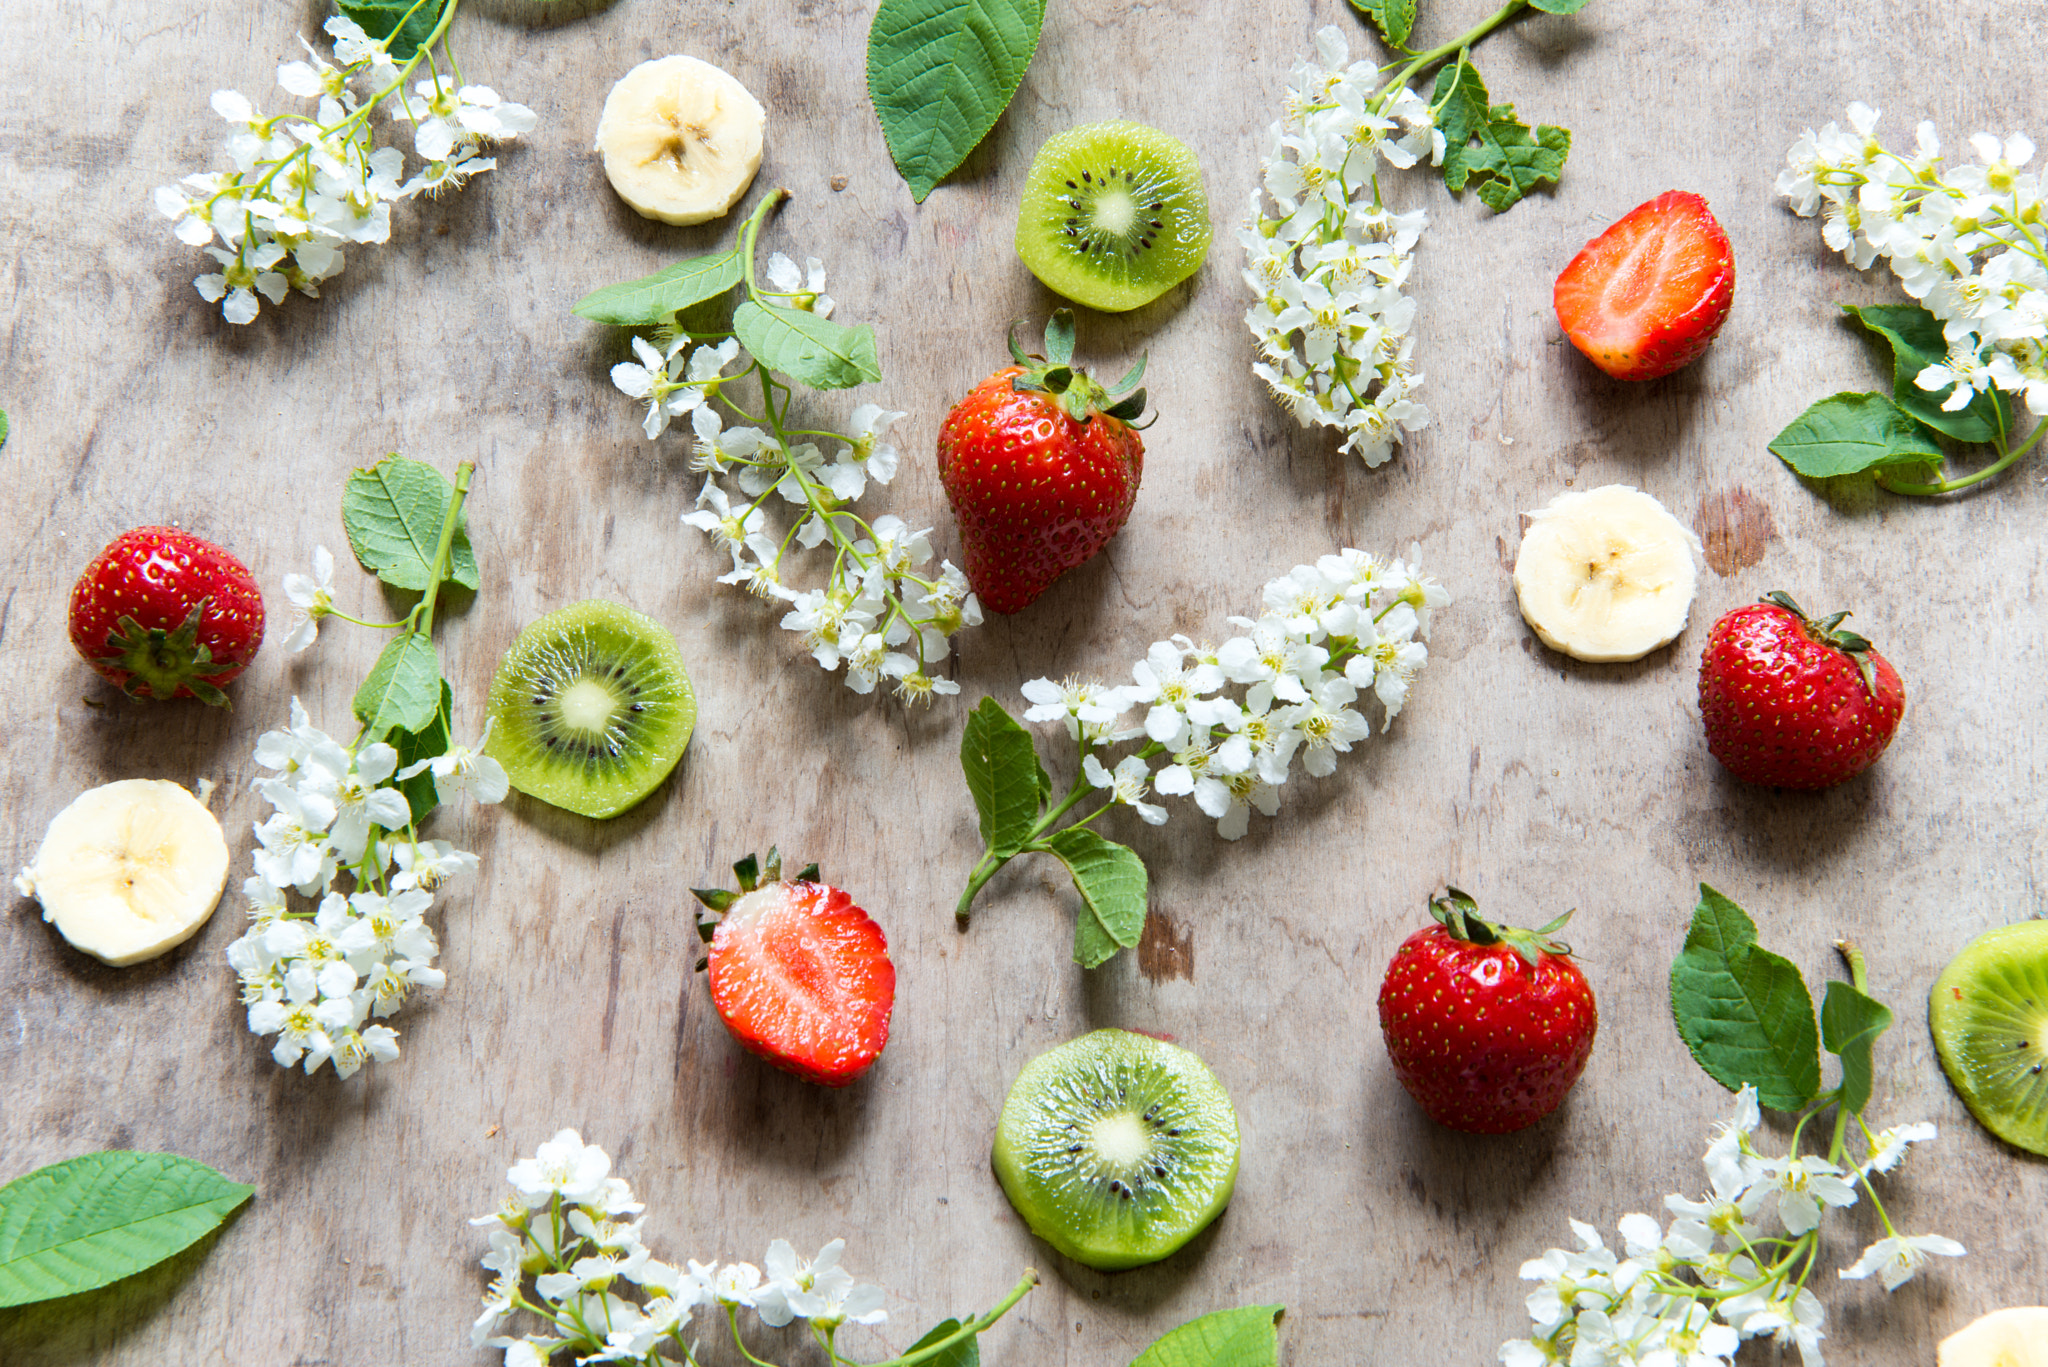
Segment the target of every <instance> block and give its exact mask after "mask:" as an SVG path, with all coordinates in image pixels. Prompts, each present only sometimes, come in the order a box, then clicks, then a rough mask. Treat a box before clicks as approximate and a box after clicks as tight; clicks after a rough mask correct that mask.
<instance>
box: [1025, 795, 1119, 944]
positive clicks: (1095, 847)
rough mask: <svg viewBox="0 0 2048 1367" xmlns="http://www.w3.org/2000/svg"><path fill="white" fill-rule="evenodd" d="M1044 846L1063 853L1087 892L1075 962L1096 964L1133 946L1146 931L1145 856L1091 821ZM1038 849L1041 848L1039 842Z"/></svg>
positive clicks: (1060, 833) (1070, 870)
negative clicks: (1106, 835)
mask: <svg viewBox="0 0 2048 1367" xmlns="http://www.w3.org/2000/svg"><path fill="white" fill-rule="evenodd" d="M1040 845H1041V846H1042V847H1043V848H1045V849H1046V850H1048V851H1050V852H1051V853H1053V854H1055V855H1057V856H1058V857H1059V861H1060V862H1061V863H1062V864H1065V865H1066V866H1067V872H1068V873H1071V874H1072V875H1073V876H1074V887H1075V889H1076V890H1077V891H1079V892H1080V894H1081V915H1080V919H1079V920H1078V921H1076V922H1075V925H1074V962H1075V963H1078V964H1080V965H1081V967H1083V968H1094V967H1096V966H1097V965H1100V964H1105V963H1108V962H1109V961H1110V960H1111V959H1113V958H1115V957H1116V952H1117V951H1118V950H1119V949H1129V948H1131V947H1132V946H1133V945H1135V944H1137V943H1138V938H1139V937H1140V936H1141V935H1143V934H1144V933H1145V893H1146V886H1147V879H1146V876H1145V861H1144V860H1142V859H1140V858H1138V856H1137V852H1136V851H1134V850H1130V849H1126V848H1125V847H1124V846H1122V845H1119V844H1117V843H1116V842H1115V841H1113V840H1104V839H1103V838H1102V837H1101V836H1099V835H1097V834H1096V833H1095V832H1093V831H1091V830H1089V829H1088V828H1087V827H1086V826H1069V827H1067V829H1065V830H1063V831H1054V832H1053V833H1052V834H1051V835H1049V836H1047V837H1046V838H1045V839H1044V840H1043V841H1041V842H1040ZM1033 848H1039V846H1034V847H1033Z"/></svg>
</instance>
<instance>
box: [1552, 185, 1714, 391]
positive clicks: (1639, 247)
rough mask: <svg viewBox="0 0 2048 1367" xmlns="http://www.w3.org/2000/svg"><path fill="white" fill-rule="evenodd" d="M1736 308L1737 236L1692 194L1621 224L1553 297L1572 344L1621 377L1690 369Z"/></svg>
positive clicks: (1599, 240) (1565, 275)
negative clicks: (1731, 241) (1734, 240)
mask: <svg viewBox="0 0 2048 1367" xmlns="http://www.w3.org/2000/svg"><path fill="white" fill-rule="evenodd" d="M1734 302H1735V253H1734V249H1733V248H1732V247H1730V246H1729V243H1728V234H1727V232H1726V231H1724V230H1723V229H1722V227H1721V224H1720V222H1719V220H1717V219H1716V218H1715V217H1714V215H1713V212H1712V211H1711V210H1709V209H1708V208H1707V201H1706V200H1704V199H1702V198H1701V197H1700V196H1698V195H1696V194H1692V193H1690V192H1689V191H1685V190H1667V191H1665V192H1664V193H1663V194H1661V195H1658V196H1657V197H1656V198H1655V199H1653V200H1650V201H1649V202H1648V203H1645V204H1640V205H1638V206H1636V207H1635V208H1634V209H1632V210H1630V211H1629V212H1628V213H1627V214H1624V215H1623V216H1622V217H1621V218H1619V219H1617V220H1615V222H1613V223H1612V224H1610V225H1609V226H1608V228H1607V231H1606V232H1603V233H1601V234H1600V235H1599V236H1598V237H1596V238H1594V239H1593V240H1592V241H1591V242H1588V243H1587V244H1586V245H1585V247H1584V248H1583V249H1582V250H1581V251H1580V252H1579V254H1578V255H1577V256H1575V257H1573V258H1572V259H1571V263H1570V264H1569V265H1567V266H1566V267H1565V268H1564V270H1563V272H1562V273H1560V274H1559V275H1558V277H1557V284H1556V286H1555V287H1554V288H1553V289H1552V291H1551V305H1552V307H1553V308H1555V309H1556V310H1557V321H1558V322H1559V324H1561V325H1562V326H1563V328H1564V331H1565V335H1566V336H1567V337H1569V338H1571V342H1572V345H1573V346H1575V347H1577V348H1578V349H1579V350H1580V351H1581V352H1583V353H1585V356H1586V359H1588V360H1590V361H1591V362H1592V363H1593V364H1594V365H1596V366H1598V367H1600V369H1602V370H1603V371H1605V372H1607V374H1609V375H1611V376H1613V377H1614V378H1615V379H1617V380H1654V379H1657V378H1659V377H1660V376H1664V375H1669V374H1670V373H1671V372H1672V371H1674V370H1677V369H1678V368H1680V367H1681V366H1684V365H1688V364H1690V363H1691V362H1692V361H1694V360H1696V359H1697V358H1698V357H1699V355H1700V353H1701V352H1703V351H1705V350H1706V349H1707V344H1708V343H1709V342H1712V341H1713V340H1714V335H1715V334H1716V333H1718V332H1719V331H1720V330H1721V324H1722V323H1724V322H1726V321H1727V319H1728V309H1729V307H1730V306H1731V305H1732V304H1733V303H1734ZM1624 309H1626V311H1624Z"/></svg>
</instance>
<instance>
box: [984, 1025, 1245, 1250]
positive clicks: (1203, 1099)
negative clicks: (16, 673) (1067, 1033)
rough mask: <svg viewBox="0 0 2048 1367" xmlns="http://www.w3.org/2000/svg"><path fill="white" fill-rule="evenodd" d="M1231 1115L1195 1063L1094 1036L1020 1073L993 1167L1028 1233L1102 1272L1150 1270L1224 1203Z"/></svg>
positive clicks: (1118, 1034) (1231, 1169)
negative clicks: (1142, 1267)
mask: <svg viewBox="0 0 2048 1367" xmlns="http://www.w3.org/2000/svg"><path fill="white" fill-rule="evenodd" d="M1237 1158H1238V1130H1237V1113H1236V1112H1235V1111H1234V1110H1233V1109H1232V1108H1231V1105H1230V1098H1229V1096H1228V1095H1227V1094H1225V1092H1224V1090H1223V1084H1222V1083H1221V1082H1219V1081H1218V1080H1217V1078H1216V1075H1215V1074H1214V1073H1212V1072H1210V1071H1209V1068H1208V1066H1207V1065H1206V1064H1204V1063H1203V1062H1202V1061H1201V1059H1199V1058H1197V1057H1196V1056H1195V1055H1194V1054H1192V1053H1190V1052H1188V1051H1187V1050H1185V1049H1182V1048H1179V1047H1178V1046H1176V1045H1171V1044H1166V1043H1164V1042H1162V1041H1159V1040H1155V1039H1152V1038H1150V1037H1148V1036H1144V1035H1134V1034H1129V1033H1127V1032H1125V1031H1122V1030H1097V1031H1095V1032H1093V1033H1092V1034H1088V1035H1083V1036H1082V1037H1081V1038H1080V1039H1077V1040H1072V1041H1070V1042H1068V1043H1067V1044H1063V1045H1061V1046H1059V1047H1058V1048H1056V1049H1052V1050H1049V1051H1047V1052H1046V1053H1044V1054H1041V1055H1039V1056H1038V1057H1037V1058H1035V1059H1033V1060H1032V1061H1031V1062H1030V1063H1029V1064H1027V1065H1025V1068H1024V1071H1023V1072H1022V1073H1020V1074H1019V1075H1018V1077H1017V1081H1016V1084H1015V1085H1014V1086H1012V1087H1011V1089H1010V1095H1009V1098H1008V1099H1007V1100H1006V1101H1005V1102H1004V1103H1003V1113H1002V1119H1001V1121H1000V1122H999V1123H998V1126H997V1129H996V1142H995V1149H994V1152H993V1155H992V1162H993V1165H994V1167H995V1171H996V1177H997V1179H998V1180H999V1181H1000V1182H1001V1183H1002V1185H1003V1192H1004V1194H1005V1195H1007V1196H1008V1197H1009V1198H1010V1204H1011V1205H1013V1206H1015V1207H1016V1209H1017V1213H1018V1214H1020V1215H1022V1216H1023V1217H1024V1220H1025V1223H1026V1224H1028V1225H1029V1226H1030V1227H1031V1230H1032V1232H1033V1233H1035V1234H1037V1235H1038V1236H1039V1237H1040V1238H1041V1239H1044V1240H1045V1241H1046V1242H1047V1243H1049V1244H1051V1245H1052V1246H1053V1247H1054V1248H1056V1249H1058V1250H1059V1251H1060V1252H1061V1253H1064V1254H1066V1255H1067V1256H1068V1257H1070V1258H1072V1259H1074V1260H1075V1261H1076V1262H1079V1263H1084V1264H1086V1265H1087V1266H1089V1267H1094V1268H1099V1269H1102V1270H1105V1271H1110V1270H1115V1269H1118V1268H1126V1267H1137V1266H1139V1265H1141V1264H1144V1263H1150V1262H1156V1261H1158V1260H1159V1259H1161V1258H1164V1257H1166V1256H1167V1255H1168V1254H1170V1253H1172V1252H1174V1251H1175V1250H1176V1249H1178V1248H1180V1247H1181V1246H1182V1245H1183V1244H1185V1243H1187V1241H1188V1240H1189V1239H1191V1238H1193V1237H1194V1236H1195V1235H1196V1234H1197V1233H1199V1232H1200V1231H1201V1230H1202V1229H1203V1228H1204V1227H1205V1226H1207V1225H1208V1223H1209V1222H1210V1221H1211V1220H1213V1219H1215V1217H1216V1215H1217V1214H1218V1213H1219V1212H1220V1211H1221V1210H1222V1209H1223V1208H1224V1206H1225V1205H1227V1204H1229V1201H1230V1194H1231V1191H1232V1190H1233V1189H1234V1187H1235V1186H1236V1182H1237Z"/></svg>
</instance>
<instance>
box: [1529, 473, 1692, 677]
mask: <svg viewBox="0 0 2048 1367" xmlns="http://www.w3.org/2000/svg"><path fill="white" fill-rule="evenodd" d="M1529 516H1530V519H1531V521H1530V525H1529V530H1528V532H1527V533H1526V534H1524V536H1523V537H1522V547H1521V550H1520V551H1519V552H1518V553H1517V554H1516V556H1515V575H1514V578H1515V598H1516V601H1517V603H1518V604H1519V605H1520V607H1521V610H1522V617H1523V618H1524V620H1526V621H1527V622H1528V623H1529V625H1530V626H1531V627H1532V628H1534V630H1535V632H1536V634H1537V636H1539V637H1541V638H1542V640H1543V643H1544V644H1545V645H1547V646H1549V647H1550V648H1551V649H1553V650H1559V651H1563V652H1564V653H1565V654H1567V655H1569V656H1571V657H1572V658H1573V659H1577V660H1588V661H1592V662H1595V663H1608V662H1619V661H1625V660H1639V659H1641V658H1642V657H1643V656H1645V655H1647V654H1649V653H1650V652H1651V651H1653V650H1656V649H1658V648H1659V647H1660V646H1665V645H1669V644H1670V643H1671V642H1672V641H1674V640H1676V639H1677V638H1678V634H1679V633H1680V632H1681V631H1683V630H1684V629H1685V619H1686V615H1687V614H1688V612H1690V610H1691V608H1692V600H1693V594H1694V593H1695V591H1696V590H1697V588H1698V585H1699V569H1698V566H1697V565H1696V564H1695V563H1694V557H1695V556H1696V555H1699V554H1701V548H1700V542H1699V538H1698V537H1697V536H1695V535H1693V533H1692V531H1691V529H1690V528H1688V527H1686V526H1685V525H1684V524H1682V523H1681V522H1679V520H1678V519H1677V518H1675V517H1673V516H1672V515H1671V514H1670V513H1669V512H1667V511H1666V510H1665V508H1664V505H1663V504H1661V503H1659V502H1658V501H1657V500H1656V499H1654V498H1652V497H1651V496H1650V495H1648V494H1646V493H1643V492H1641V491H1640V490H1637V489H1632V488H1630V487H1628V486H1627V485H1625V484H1609V485H1606V486H1604V487H1602V488H1599V489H1589V490H1586V491H1584V492H1580V493H1566V494H1560V495H1558V496H1557V497H1556V498H1554V499H1552V500H1551V501H1550V504H1549V506H1547V507H1545V508H1543V509H1542V510H1540V511H1538V512H1535V513H1531V514H1530V515H1529Z"/></svg>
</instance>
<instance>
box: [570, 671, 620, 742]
mask: <svg viewBox="0 0 2048 1367" xmlns="http://www.w3.org/2000/svg"><path fill="white" fill-rule="evenodd" d="M561 706H562V720H563V721H565V722H567V723H568V724H569V725H571V726H573V727H576V728H577V729H578V730H581V731H602V730H604V729H605V727H606V726H608V725H609V724H610V723H611V719H612V711H613V709H614V708H616V707H617V706H618V700H617V699H616V698H614V697H613V696H612V694H611V690H610V689H608V688H606V687H605V686H604V685H603V684H601V683H598V682H596V681H595V680H593V679H578V680H577V681H576V682H575V683H572V684H570V685H569V686H568V687H567V688H565V689H563V690H562V699H561Z"/></svg>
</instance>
